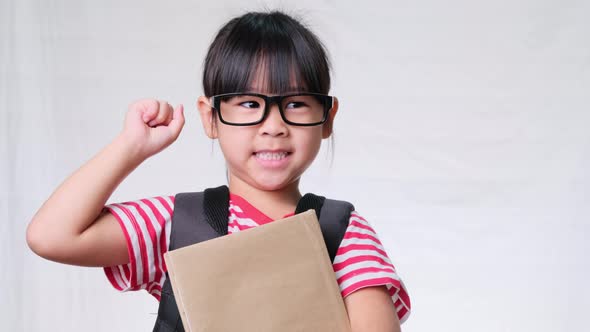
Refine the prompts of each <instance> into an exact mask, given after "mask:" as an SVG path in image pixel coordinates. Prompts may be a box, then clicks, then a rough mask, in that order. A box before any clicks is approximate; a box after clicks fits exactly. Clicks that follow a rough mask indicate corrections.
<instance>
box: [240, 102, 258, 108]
mask: <svg viewBox="0 0 590 332" xmlns="http://www.w3.org/2000/svg"><path fill="white" fill-rule="evenodd" d="M240 106H244V107H246V108H259V107H260V104H259V103H258V102H256V101H245V102H242V103H240Z"/></svg>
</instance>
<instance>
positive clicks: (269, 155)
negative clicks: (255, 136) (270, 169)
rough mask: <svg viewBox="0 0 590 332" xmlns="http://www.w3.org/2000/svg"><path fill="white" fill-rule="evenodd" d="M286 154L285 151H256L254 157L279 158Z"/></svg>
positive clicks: (264, 158) (263, 158)
mask: <svg viewBox="0 0 590 332" xmlns="http://www.w3.org/2000/svg"><path fill="white" fill-rule="evenodd" d="M286 156H287V152H275V153H272V152H258V153H256V158H259V159H262V160H280V159H283V158H285V157H286Z"/></svg>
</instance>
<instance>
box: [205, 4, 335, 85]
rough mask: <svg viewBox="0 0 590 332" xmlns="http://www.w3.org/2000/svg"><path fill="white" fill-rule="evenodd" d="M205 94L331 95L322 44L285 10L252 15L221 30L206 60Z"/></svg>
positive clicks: (240, 18)
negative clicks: (283, 11) (310, 93)
mask: <svg viewBox="0 0 590 332" xmlns="http://www.w3.org/2000/svg"><path fill="white" fill-rule="evenodd" d="M204 67H205V68H204V73H203V87H204V90H205V95H207V96H212V95H217V94H223V93H233V92H264V93H270V94H285V93H289V92H304V91H307V92H317V93H328V91H329V88H330V75H329V64H328V60H327V57H326V53H325V51H324V48H323V45H321V43H320V42H319V40H318V39H317V38H316V37H315V35H313V33H311V32H310V31H309V30H307V29H306V28H305V27H303V26H302V25H301V24H300V23H299V22H297V21H296V20H294V19H292V18H291V17H290V16H287V15H285V14H282V13H278V12H273V13H249V14H246V15H244V16H241V17H238V18H236V19H234V20H232V21H230V22H229V23H228V24H227V25H226V26H224V27H223V28H222V29H221V30H220V32H219V33H218V35H217V37H216V39H215V40H214V42H213V43H212V45H211V47H210V49H209V52H208V54H207V57H206V59H205V66H204Z"/></svg>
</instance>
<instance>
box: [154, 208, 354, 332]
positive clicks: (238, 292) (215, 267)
mask: <svg viewBox="0 0 590 332" xmlns="http://www.w3.org/2000/svg"><path fill="white" fill-rule="evenodd" d="M164 258H165V260H166V265H167V267H168V272H169V276H170V281H171V283H172V289H173V291H174V296H175V298H176V303H177V305H178V309H179V311H180V316H181V317H182V323H183V324H184V327H185V330H186V331H192V332H197V331H231V332H238V331H239V332H254V331H256V332H265V331H281V332H291V331H321V332H330V331H337V332H349V331H350V323H349V320H348V315H347V313H346V308H345V307H344V301H343V299H342V296H341V294H340V289H339V287H338V284H337V282H336V275H335V273H334V270H333V268H332V263H331V262H330V258H329V256H328V252H327V249H326V245H325V243H324V239H323V237H322V233H321V229H320V225H319V223H318V220H317V218H316V215H315V213H314V212H313V210H309V211H307V212H304V213H300V214H297V215H295V216H292V217H288V218H285V219H281V220H276V221H273V222H271V223H268V224H265V225H262V226H258V227H255V228H252V229H248V230H245V231H241V232H238V233H234V234H231V235H227V236H222V237H219V238H215V239H212V240H208V241H205V242H201V243H198V244H194V245H191V246H188V247H184V248H181V249H177V250H173V251H170V252H168V253H166V254H165V255H164Z"/></svg>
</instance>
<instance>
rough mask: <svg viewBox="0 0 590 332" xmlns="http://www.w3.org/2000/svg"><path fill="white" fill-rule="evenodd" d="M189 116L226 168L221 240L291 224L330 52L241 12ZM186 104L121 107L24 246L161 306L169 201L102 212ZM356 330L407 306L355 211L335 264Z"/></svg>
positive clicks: (180, 121)
mask: <svg viewBox="0 0 590 332" xmlns="http://www.w3.org/2000/svg"><path fill="white" fill-rule="evenodd" d="M203 87H204V94H205V96H202V97H199V99H198V101H197V107H198V110H199V112H200V116H201V121H202V124H203V127H204V129H205V132H206V134H207V136H208V137H209V138H211V139H217V140H218V141H219V144H220V146H221V150H222V151H223V155H224V157H225V160H226V164H227V172H228V182H229V183H228V185H229V191H230V204H229V224H228V233H229V234H231V233H235V232H240V231H242V230H245V229H249V228H252V227H257V226H259V225H263V224H266V223H269V222H272V221H273V220H276V219H280V218H283V217H284V216H286V215H289V214H292V213H293V212H294V210H295V207H296V205H297V202H298V200H299V199H300V198H301V193H300V191H299V180H300V178H301V176H302V174H303V173H304V172H305V170H306V169H307V168H308V167H309V166H310V164H311V163H312V162H313V160H314V159H315V157H316V155H317V153H318V151H319V148H320V144H321V141H322V139H326V138H328V137H329V136H330V135H331V134H332V127H333V123H334V117H335V116H336V112H337V110H338V99H336V98H335V97H332V96H329V95H328V92H329V88H330V73H329V65H328V60H327V57H326V52H325V50H324V48H323V45H322V44H321V43H320V41H319V40H318V39H317V37H316V36H315V35H314V34H313V33H312V32H311V31H309V30H308V29H307V28H305V27H304V26H302V25H301V24H300V23H299V22H298V21H296V20H295V19H293V18H292V17H290V16H288V15H286V14H283V13H280V12H269V13H247V14H245V15H243V16H240V17H237V18H234V19H232V20H231V21H229V22H228V23H227V24H225V25H224V26H223V27H222V28H221V30H220V31H219V32H218V34H217V36H216V38H215V39H214V41H213V43H212V44H211V46H210V48H209V51H208V54H207V57H206V59H205V63H204V73H203ZM184 121H185V120H184V109H183V106H182V105H178V106H176V107H174V108H173V107H172V106H171V105H170V104H169V103H167V102H165V101H161V100H154V99H144V100H139V101H136V102H134V103H132V104H131V105H130V106H129V111H128V112H127V115H126V118H125V125H124V129H123V131H122V132H121V133H120V135H119V136H118V137H117V138H115V139H114V140H113V141H112V142H111V143H110V144H108V145H107V146H106V147H105V148H104V149H103V150H102V151H101V152H99V153H98V154H97V155H96V156H95V157H94V158H93V159H92V160H90V161H89V162H87V163H86V164H85V165H83V166H82V167H81V168H80V169H79V170H77V171H76V172H75V173H73V174H72V175H71V176H70V177H69V178H68V179H66V180H65V181H64V183H63V184H61V185H60V186H59V187H58V188H57V189H56V190H55V192H54V193H53V194H52V195H51V197H49V199H48V200H47V201H46V202H45V204H43V206H42V207H41V208H40V209H39V211H38V212H37V213H36V215H35V216H34V218H33V220H32V221H31V223H30V225H29V227H28V230H27V242H28V244H29V246H30V247H31V249H32V250H33V251H34V252H35V253H37V254H38V255H40V256H42V257H44V258H47V259H50V260H53V261H56V262H61V263H67V264H74V265H81V266H101V267H104V271H105V274H106V277H107V278H108V280H109V281H110V282H111V284H112V285H113V287H115V288H116V289H118V290H120V291H128V290H139V289H145V290H147V291H148V292H149V293H150V294H152V295H153V296H154V297H155V298H156V299H158V300H160V295H161V293H160V292H161V289H162V285H163V284H164V282H165V280H166V266H165V264H164V260H163V254H164V253H165V252H166V251H167V250H168V246H169V236H170V227H171V221H172V214H173V210H174V196H160V197H153V198H147V199H140V200H137V201H133V202H126V203H119V204H110V205H107V206H106V207H105V204H106V202H107V200H108V199H109V196H110V195H111V194H112V193H113V191H114V190H115V189H116V188H117V186H118V185H119V184H120V183H121V182H122V181H123V180H124V179H125V177H126V176H127V175H128V174H129V173H131V172H132V171H133V170H134V169H135V168H136V167H137V166H139V165H140V164H141V163H142V162H143V161H144V160H146V159H147V158H149V157H150V156H152V155H154V154H156V153H158V152H160V151H162V150H163V149H164V148H166V147H167V146H169V145H170V144H171V143H172V142H174V141H175V140H176V138H177V137H178V135H179V134H180V131H181V130H182V127H183V125H184ZM333 265H334V271H335V272H336V277H337V282H338V284H339V286H340V290H341V293H342V297H343V298H344V303H345V305H346V309H347V312H348V315H349V318H350V322H351V326H352V329H353V331H355V332H356V331H372V332H375V331H399V328H400V327H399V324H400V321H401V322H403V321H404V320H405V319H406V318H407V317H408V315H409V312H410V301H409V298H408V295H407V293H406V290H405V288H404V285H403V283H402V282H401V280H400V278H399V277H398V276H397V274H396V271H395V268H394V266H393V265H392V264H391V261H390V259H389V258H388V256H387V254H386V252H385V250H384V248H383V246H382V245H381V243H380V242H379V240H378V237H377V235H376V234H375V232H374V230H373V229H372V228H371V226H370V225H369V223H368V222H367V221H366V220H365V219H363V217H361V215H360V214H359V213H357V212H352V213H351V215H350V220H349V224H348V228H347V230H346V233H345V236H344V239H343V240H342V242H341V244H340V246H339V249H338V251H337V253H336V257H335V259H334V262H333Z"/></svg>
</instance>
